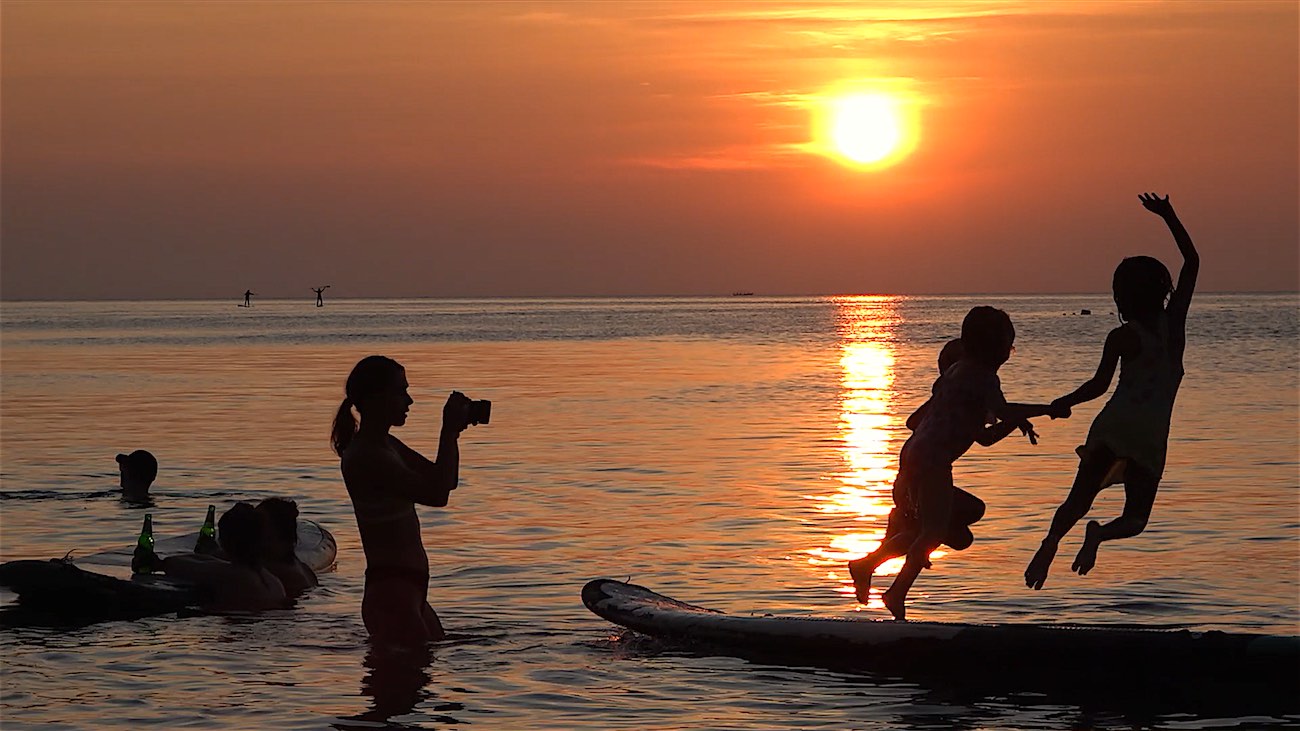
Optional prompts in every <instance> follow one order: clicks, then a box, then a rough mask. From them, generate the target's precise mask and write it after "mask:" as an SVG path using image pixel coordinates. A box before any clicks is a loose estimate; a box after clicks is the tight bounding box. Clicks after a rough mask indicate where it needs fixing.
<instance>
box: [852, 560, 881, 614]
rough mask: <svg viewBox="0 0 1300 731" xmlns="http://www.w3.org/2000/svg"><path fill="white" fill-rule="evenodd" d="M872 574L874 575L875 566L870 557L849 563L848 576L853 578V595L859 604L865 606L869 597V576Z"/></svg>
mask: <svg viewBox="0 0 1300 731" xmlns="http://www.w3.org/2000/svg"><path fill="white" fill-rule="evenodd" d="M874 573H876V564H875V562H873V561H872V560H871V557H870V556H867V557H865V558H859V559H856V560H853V561H849V576H852V577H853V593H854V594H855V595H856V596H857V598H858V602H859V603H861V604H866V603H867V600H868V599H869V598H870V597H871V575H872V574H874Z"/></svg>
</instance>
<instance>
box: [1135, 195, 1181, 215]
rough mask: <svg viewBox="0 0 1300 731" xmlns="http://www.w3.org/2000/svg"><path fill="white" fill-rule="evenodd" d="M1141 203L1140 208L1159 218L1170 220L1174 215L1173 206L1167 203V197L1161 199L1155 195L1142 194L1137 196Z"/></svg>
mask: <svg viewBox="0 0 1300 731" xmlns="http://www.w3.org/2000/svg"><path fill="white" fill-rule="evenodd" d="M1138 200H1140V201H1142V207H1143V208H1145V209H1147V210H1148V211H1151V212H1152V213H1154V214H1156V215H1157V216H1160V217H1161V218H1170V217H1172V216H1173V215H1174V206H1173V204H1172V203H1170V202H1169V196H1165V197H1164V198H1161V197H1160V196H1158V195H1156V194H1155V193H1142V194H1141V195H1139V196H1138Z"/></svg>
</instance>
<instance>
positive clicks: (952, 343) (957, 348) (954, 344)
mask: <svg viewBox="0 0 1300 731" xmlns="http://www.w3.org/2000/svg"><path fill="white" fill-rule="evenodd" d="M961 356H962V347H961V338H953V339H952V340H949V341H948V342H946V343H944V345H943V350H940V351H939V375H943V374H944V372H945V371H947V370H948V369H949V368H951V367H952V366H953V364H954V363H956V362H957V361H959V360H961Z"/></svg>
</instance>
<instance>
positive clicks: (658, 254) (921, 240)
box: [0, 0, 1300, 299]
mask: <svg viewBox="0 0 1300 731" xmlns="http://www.w3.org/2000/svg"><path fill="white" fill-rule="evenodd" d="M2 12H3V17H2V18H0V33H2V34H3V38H2V39H0V40H2V42H3V45H2V48H3V59H2V62H3V63H2V64H0V93H2V98H0V100H2V103H3V106H2V107H0V114H2V116H0V156H2V160H3V166H2V168H0V216H2V217H0V257H2V259H0V296H3V297H4V298H6V299H25V298H55V299H62V298H100V297H110V298H132V299H135V298H139V299H152V298H166V297H231V296H235V295H237V294H239V293H242V292H243V291H244V289H246V288H252V289H253V290H254V291H256V292H258V293H259V294H261V295H263V296H267V297H274V296H292V297H301V296H304V294H306V295H307V296H310V292H308V290H307V288H308V287H309V286H317V285H320V284H327V283H328V284H331V285H332V289H331V290H330V292H331V294H334V295H335V296H379V297H388V296H464V295H488V296H492V295H507V296H509V295H566V294H573V295H590V294H726V293H730V292H732V291H736V290H746V291H754V292H758V293H765V294H766V293H770V294H781V293H792V294H793V293H800V294H803V293H910V292H1055V291H1065V292H1079V291H1085V292H1101V291H1106V290H1107V288H1108V285H1109V282H1110V272H1111V271H1112V270H1113V268H1114V266H1115V264H1116V263H1117V262H1118V261H1119V259H1120V258H1121V257H1123V256H1126V255H1132V254H1138V253H1145V254H1153V255H1156V256H1159V257H1160V258H1162V259H1163V260H1165V262H1166V263H1167V264H1169V265H1170V266H1171V268H1173V269H1175V270H1176V265H1177V263H1178V262H1177V251H1176V250H1175V248H1174V246H1173V244H1172V243H1171V241H1170V240H1169V237H1168V234H1167V233H1166V231H1165V230H1164V228H1163V225H1162V224H1161V223H1160V221H1159V220H1158V219H1156V218H1155V217H1154V216H1151V215H1150V214H1149V213H1146V212H1145V211H1144V210H1143V209H1142V208H1141V206H1140V205H1139V204H1138V201H1137V197H1136V196H1137V194H1138V193H1139V192H1141V191H1144V190H1155V191H1159V192H1168V193H1171V194H1172V196H1173V200H1174V202H1175V205H1176V206H1177V208H1178V210H1179V211H1180V212H1181V213H1182V216H1183V220H1184V222H1185V223H1186V224H1187V226H1188V228H1189V229H1190V230H1191V233H1192V235H1193V238H1194V239H1195V240H1196V242H1197V244H1198V245H1199V246H1200V248H1201V251H1202V258H1203V259H1204V266H1203V270H1202V274H1201V287H1202V288H1203V289H1206V290H1295V289H1297V288H1300V255H1298V254H1297V250H1298V244H1297V240H1298V238H1300V222H1298V219H1300V203H1298V202H1297V201H1298V199H1300V182H1298V178H1300V174H1298V172H1297V171H1298V168H1300V144H1298V140H1300V125H1298V122H1297V119H1298V114H1300V91H1298V89H1300V80H1298V73H1297V67H1298V64H1300V58H1298V53H1297V48H1298V45H1300V42H1298V41H1297V38H1298V37H1300V20H1298V18H1300V10H1298V5H1297V3H1295V2H1290V1H1289V0H1279V1H1277V2H1247V1H1244V0H1243V1H1237V2H1218V3H1213V2H1196V1H1194V0H1151V1H1140V0H1133V1H1128V2H1126V1H1121V0H1104V1H1102V2H1068V3H1053V2H1040V1H1038V0H1033V1H1028V0H1026V1H1021V2H1014V1H1010V0H1007V1H1004V2H959V1H955V0H954V1H951V2H938V1H936V2H927V3H898V2H894V3H885V2H880V3H870V2H863V3H856V4H830V3H815V2H808V3H741V2H719V3H704V2H699V3H695V2H687V1H685V0H682V1H679V2H664V3H633V2H611V3H527V4H526V3H466V4H456V3H446V2H427V3H411V2H405V3H391V4H386V3H365V4H363V3H343V2H336V3H287V2H285V3H256V2H188V3H181V2H171V3H162V2H136V3H120V2H112V1H111V0H108V1H104V0H96V1H95V2H87V3H82V2H72V1H68V0H65V1H63V2H30V3H29V2H18V1H15V0H6V1H5V2H4V4H3V8H2ZM846 85H847V86H853V87H855V88H869V89H879V90H887V91H891V92H894V93H902V94H904V95H906V98H907V99H909V100H910V102H911V103H912V105H913V107H912V108H914V109H915V111H916V114H917V115H918V119H919V130H918V139H917V144H916V148H915V150H914V151H913V152H912V154H910V155H908V156H907V157H906V158H904V159H902V160H901V161H900V162H898V163H897V164H894V165H892V166H889V167H886V168H882V169H878V170H866V171H864V170H857V169H853V168H850V167H847V166H845V165H842V164H840V163H838V162H836V161H834V160H831V159H828V158H826V157H824V156H820V155H814V154H809V153H808V152H807V150H806V149H805V148H804V147H803V145H804V144H805V143H807V142H808V140H809V136H810V134H811V128H812V123H813V112H814V110H815V105H814V100H815V99H816V98H817V97H818V95H820V94H823V93H825V92H826V91H827V90H828V89H833V88H841V87H844V86H846Z"/></svg>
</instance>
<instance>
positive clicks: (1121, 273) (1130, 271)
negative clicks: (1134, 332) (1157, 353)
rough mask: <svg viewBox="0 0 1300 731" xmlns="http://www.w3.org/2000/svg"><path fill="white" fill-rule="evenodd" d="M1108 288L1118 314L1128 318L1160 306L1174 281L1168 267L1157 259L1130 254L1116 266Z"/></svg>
mask: <svg viewBox="0 0 1300 731" xmlns="http://www.w3.org/2000/svg"><path fill="white" fill-rule="evenodd" d="M1111 290H1112V291H1113V292H1114V294H1115V307H1116V309H1118V310H1119V317H1120V319H1121V320H1124V321H1126V322H1127V321H1128V320H1133V319H1136V318H1141V317H1145V316H1148V315H1152V314H1155V313H1158V312H1160V311H1161V310H1163V309H1164V307H1165V299H1166V298H1167V297H1169V293H1170V292H1173V291H1174V284H1173V278H1172V277H1170V276H1169V269H1167V268H1166V267H1165V265H1164V264H1162V263H1161V262H1160V260H1159V259H1155V258H1152V257H1150V256H1130V257H1128V258H1127V259H1125V260H1124V261H1121V262H1120V263H1119V266H1117V267H1115V276H1114V278H1113V279H1112V280H1111Z"/></svg>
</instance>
